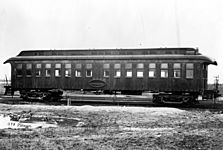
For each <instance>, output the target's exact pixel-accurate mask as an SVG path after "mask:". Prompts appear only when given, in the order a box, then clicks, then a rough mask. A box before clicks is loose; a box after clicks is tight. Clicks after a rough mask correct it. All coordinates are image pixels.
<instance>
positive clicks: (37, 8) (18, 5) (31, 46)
mask: <svg viewBox="0 0 223 150" xmlns="http://www.w3.org/2000/svg"><path fill="white" fill-rule="evenodd" d="M222 44H223V1H222V0H0V52H1V53H0V70H1V71H0V79H4V78H5V76H6V75H7V77H8V78H10V69H11V68H10V65H9V64H3V62H4V61H6V60H7V59H8V58H10V57H14V56H16V55H17V54H18V53H19V52H20V51H21V50H35V49H80V48H81V49H85V48H86V49H94V48H159V47H193V48H199V52H200V53H202V54H204V55H206V56H209V57H211V58H213V59H215V60H216V61H217V62H218V66H209V73H208V82H209V83H213V82H214V79H215V77H216V76H219V80H220V83H223V61H222V57H223V51H222V49H221V48H222Z"/></svg>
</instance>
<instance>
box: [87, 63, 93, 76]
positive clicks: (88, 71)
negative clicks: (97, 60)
mask: <svg viewBox="0 0 223 150" xmlns="http://www.w3.org/2000/svg"><path fill="white" fill-rule="evenodd" d="M86 77H92V64H86Z"/></svg>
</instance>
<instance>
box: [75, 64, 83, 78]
mask: <svg viewBox="0 0 223 150" xmlns="http://www.w3.org/2000/svg"><path fill="white" fill-rule="evenodd" d="M81 68H82V65H81V64H76V65H75V69H76V70H75V77H81Z"/></svg>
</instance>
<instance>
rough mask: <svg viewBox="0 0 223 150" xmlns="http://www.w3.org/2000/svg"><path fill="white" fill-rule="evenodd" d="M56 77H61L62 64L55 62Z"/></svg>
mask: <svg viewBox="0 0 223 150" xmlns="http://www.w3.org/2000/svg"><path fill="white" fill-rule="evenodd" d="M55 77H61V64H55Z"/></svg>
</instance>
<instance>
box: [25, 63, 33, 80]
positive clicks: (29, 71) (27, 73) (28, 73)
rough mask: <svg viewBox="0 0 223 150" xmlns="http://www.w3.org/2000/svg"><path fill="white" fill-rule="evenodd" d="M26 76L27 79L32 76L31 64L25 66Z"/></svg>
mask: <svg viewBox="0 0 223 150" xmlns="http://www.w3.org/2000/svg"><path fill="white" fill-rule="evenodd" d="M26 76H27V77H31V76H32V64H26Z"/></svg>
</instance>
